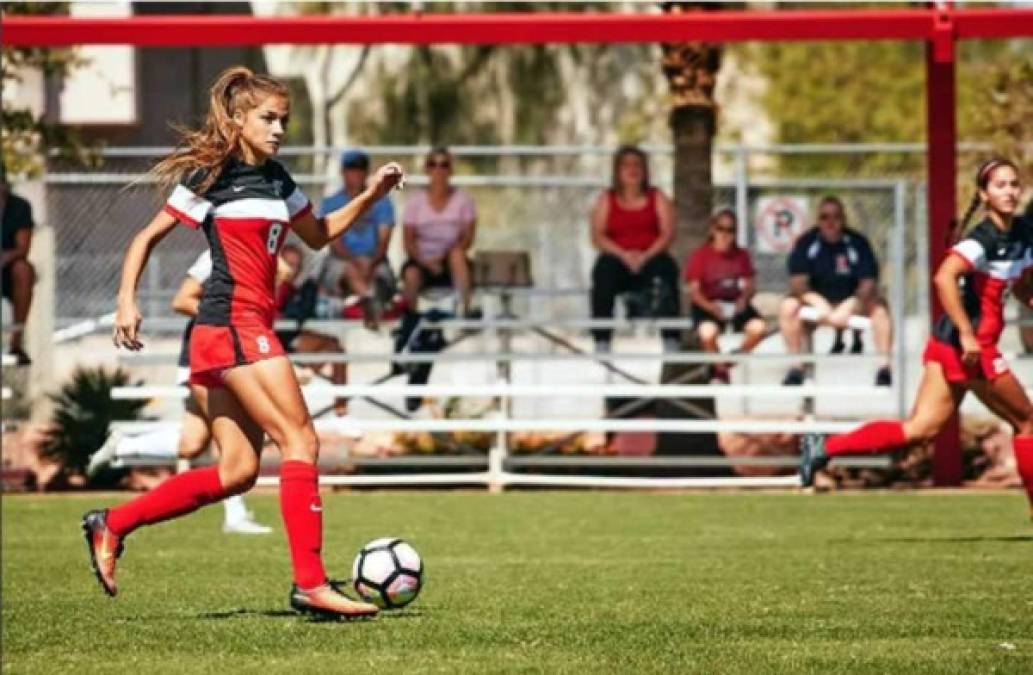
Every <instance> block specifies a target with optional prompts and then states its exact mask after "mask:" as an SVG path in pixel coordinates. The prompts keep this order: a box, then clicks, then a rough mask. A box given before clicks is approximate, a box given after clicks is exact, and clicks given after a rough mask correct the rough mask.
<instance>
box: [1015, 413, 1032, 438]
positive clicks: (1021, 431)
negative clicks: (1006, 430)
mask: <svg viewBox="0 0 1033 675" xmlns="http://www.w3.org/2000/svg"><path fill="white" fill-rule="evenodd" d="M1013 426H1014V427H1015V435H1016V436H1033V416H1030V417H1025V418H1022V419H1019V420H1018V421H1017V422H1015V424H1014V425H1013Z"/></svg>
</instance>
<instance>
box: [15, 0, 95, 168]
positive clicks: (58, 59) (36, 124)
mask: <svg viewBox="0 0 1033 675" xmlns="http://www.w3.org/2000/svg"><path fill="white" fill-rule="evenodd" d="M3 13H4V14H5V15H6V14H18V15H54V14H67V13H68V3H66V2H55V3H40V2H5V3H4V4H3ZM84 63H85V61H84V60H83V59H82V58H81V57H80V56H79V55H78V54H77V52H76V50H75V49H74V48H63V47H62V48H51V47H12V46H9V45H6V44H5V45H4V46H3V50H2V58H0V64H2V65H0V77H2V85H3V87H4V88H5V89H6V88H7V87H10V86H13V85H16V84H18V83H21V82H22V81H23V78H24V77H25V75H26V73H28V72H31V71H37V72H40V73H41V74H42V75H43V77H44V78H45V79H53V78H56V79H60V78H63V77H65V76H66V75H68V74H69V73H70V72H71V71H72V70H74V69H75V68H78V67H80V66H82V65H83V64H84ZM2 119H3V124H2V127H3V134H2V139H3V144H2V145H3V162H4V167H5V168H6V169H7V171H9V172H10V173H13V174H29V175H31V174H34V173H36V172H38V171H39V169H40V168H41V166H42V158H43V156H44V153H45V152H46V150H47V149H49V148H58V149H60V150H61V151H62V152H63V153H64V154H67V155H70V156H74V157H77V158H78V159H80V160H90V159H91V157H90V153H89V152H88V149H87V148H86V147H85V146H84V145H83V144H82V142H81V141H80V139H79V136H78V134H76V133H75V131H74V129H72V128H70V127H67V126H63V125H60V124H57V123H55V122H54V121H52V120H48V119H46V117H45V116H43V115H38V114H35V113H34V112H33V111H32V110H30V109H29V108H25V107H16V106H15V105H14V104H13V103H11V102H9V101H8V100H7V99H6V98H5V99H4V102H3V117H2Z"/></svg>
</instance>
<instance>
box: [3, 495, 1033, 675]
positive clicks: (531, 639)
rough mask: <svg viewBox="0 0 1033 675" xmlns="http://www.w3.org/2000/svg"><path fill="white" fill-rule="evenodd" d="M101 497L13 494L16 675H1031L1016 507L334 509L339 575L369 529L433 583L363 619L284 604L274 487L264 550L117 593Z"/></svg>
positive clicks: (162, 548)
mask: <svg viewBox="0 0 1033 675" xmlns="http://www.w3.org/2000/svg"><path fill="white" fill-rule="evenodd" d="M122 498H124V497H123V496H121V495H120V496H117V497H115V498H114V499H122ZM111 499H112V497H110V496H97V495H92V496H71V497H55V496H47V497H6V498H5V499H4V500H3V526H4V527H3V645H2V646H3V652H2V653H3V667H4V671H5V672H11V673H54V672H69V671H73V670H74V671H75V672H79V673H81V672H108V673H111V672H163V673H166V672H177V673H194V672H204V673H221V674H224V673H229V672H265V673H269V672H288V670H289V671H290V672H292V673H301V672H305V673H328V672H329V673H336V672H346V671H347V672H359V671H375V672H408V671H414V672H456V671H461V672H473V673H483V672H511V671H522V672H578V673H583V672H749V673H757V672H870V673H886V672H904V671H908V672H958V673H973V672H983V673H985V672H991V671H993V672H1009V673H1031V672H1033V525H1031V524H1030V523H1029V522H1028V519H1027V518H1026V517H1025V516H1026V514H1027V509H1026V506H1025V500H1024V498H1023V497H1022V496H1021V495H1020V494H1019V493H1014V494H993V495H986V494H983V495H977V494H920V493H891V494H885V493H884V494H876V493H869V494H861V495H857V494H846V495H832V496H805V495H796V494H642V493H608V492H567V493H556V492H524V493H515V494H505V495H488V494H481V493H449V492H429V493H427V492H423V493H387V492H378V493H372V494H339V495H327V496H326V497H325V501H324V506H325V509H324V511H325V515H326V542H325V547H324V550H325V552H326V558H327V562H328V567H329V569H330V572H331V574H336V575H340V576H342V577H343V576H346V575H347V574H348V571H349V568H350V563H351V557H352V555H353V553H354V552H355V551H356V550H357V549H358V547H359V546H360V545H361V544H362V543H363V542H364V541H366V540H368V539H371V538H374V537H377V536H381V535H398V536H402V537H405V538H407V539H409V540H410V541H411V542H413V543H414V544H415V546H416V547H417V549H418V550H419V551H420V552H421V553H422V554H423V556H424V560H425V563H426V566H427V570H428V578H427V586H426V587H425V589H424V592H423V594H422V595H421V596H420V597H419V598H418V599H417V601H416V602H415V603H414V604H413V605H412V606H411V608H410V609H407V610H403V611H402V612H398V613H395V614H390V613H388V614H382V615H381V617H380V618H378V619H377V620H375V621H370V622H363V623H352V624H345V623H318V622H311V621H308V620H306V619H303V618H301V617H298V616H295V615H293V614H291V613H290V612H289V611H287V606H286V596H287V590H288V585H289V581H290V573H289V566H288V560H287V551H286V544H285V542H284V540H283V536H282V527H281V526H280V523H279V517H278V512H277V502H276V497H275V495H273V494H263V495H258V496H254V497H251V498H250V502H251V506H252V508H254V509H255V510H256V511H257V512H258V514H259V517H260V519H261V520H263V521H265V522H269V523H275V524H276V525H277V533H276V534H274V535H271V536H266V537H251V538H242V537H239V536H236V537H229V536H225V535H223V534H222V533H221V531H220V529H219V526H220V522H221V517H222V514H221V509H219V508H209V509H207V510H205V511H202V512H201V513H198V514H194V515H192V516H189V517H187V518H186V519H183V520H181V521H178V522H174V523H167V524H164V525H159V526H157V527H153V528H150V529H146V530H142V531H140V532H137V533H136V534H134V535H133V536H132V538H131V539H130V540H129V542H128V545H127V549H126V553H125V555H124V556H123V558H122V563H121V567H120V573H119V581H120V588H121V595H120V596H119V597H118V599H116V600H111V599H108V598H106V597H105V596H104V595H103V594H102V593H101V591H100V589H99V587H98V586H97V584H96V582H95V580H94V579H93V576H92V574H90V573H89V572H88V569H87V562H86V558H85V547H84V545H83V543H82V539H81V537H80V532H79V516H80V514H81V513H82V511H84V510H85V509H86V508H88V507H91V506H94V505H98V504H99V503H103V502H105V501H107V500H111Z"/></svg>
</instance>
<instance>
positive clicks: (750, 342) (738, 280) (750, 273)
mask: <svg viewBox="0 0 1033 675" xmlns="http://www.w3.org/2000/svg"><path fill="white" fill-rule="evenodd" d="M736 230H737V223H736V218H735V213H734V212H733V211H732V210H731V209H721V210H720V211H718V212H717V213H715V214H714V215H713V216H712V217H711V218H710V239H709V240H708V241H707V242H706V243H705V244H703V245H702V246H700V247H699V248H698V249H696V250H695V251H694V252H693V253H692V255H690V256H689V258H688V261H687V262H686V264H685V281H686V282H688V290H687V295H688V300H689V303H690V306H691V312H692V320H693V321H694V322H695V324H696V330H697V332H698V333H699V340H700V343H701V344H702V345H703V350H704V351H707V352H717V351H719V350H718V345H717V338H718V336H719V335H721V333H723V332H724V331H725V330H726V329H727V328H728V327H729V326H731V327H732V330H734V331H735V332H736V333H743V334H744V339H743V341H742V345H741V346H740V349H741V350H742V351H744V352H749V351H753V348H754V347H756V346H757V345H758V344H759V343H760V341H761V340H763V339H764V332H765V329H766V326H765V324H764V320H763V319H762V318H760V314H758V313H757V310H756V309H754V307H753V305H752V304H751V302H752V300H753V296H754V294H755V293H756V292H757V285H756V281H755V279H756V276H757V275H756V272H755V271H754V269H753V261H752V260H751V259H750V253H749V251H747V250H746V249H744V248H739V246H738V244H737V243H736V241H735V235H736ZM710 375H711V381H714V382H723V383H725V384H727V383H728V382H729V377H728V366H727V365H725V364H714V365H713V366H711V371H710Z"/></svg>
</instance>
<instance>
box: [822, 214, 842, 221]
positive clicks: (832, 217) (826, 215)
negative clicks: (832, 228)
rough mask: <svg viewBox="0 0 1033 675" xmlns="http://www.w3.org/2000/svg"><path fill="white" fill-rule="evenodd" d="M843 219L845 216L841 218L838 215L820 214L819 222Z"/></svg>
mask: <svg viewBox="0 0 1033 675" xmlns="http://www.w3.org/2000/svg"><path fill="white" fill-rule="evenodd" d="M842 217H843V216H841V215H840V214H838V213H819V214H818V220H839V219H840V218H842Z"/></svg>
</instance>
